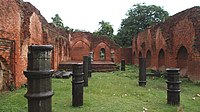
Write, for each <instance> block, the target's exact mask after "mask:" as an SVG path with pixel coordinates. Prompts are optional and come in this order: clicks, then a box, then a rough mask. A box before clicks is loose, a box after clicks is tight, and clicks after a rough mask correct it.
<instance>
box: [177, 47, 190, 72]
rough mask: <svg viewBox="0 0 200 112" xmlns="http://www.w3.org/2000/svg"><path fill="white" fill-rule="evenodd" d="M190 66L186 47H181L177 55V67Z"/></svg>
mask: <svg viewBox="0 0 200 112" xmlns="http://www.w3.org/2000/svg"><path fill="white" fill-rule="evenodd" d="M187 64H188V52H187V49H186V48H185V47H184V46H181V47H180V48H179V50H178V54H177V67H179V68H186V67H187Z"/></svg>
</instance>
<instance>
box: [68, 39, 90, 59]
mask: <svg viewBox="0 0 200 112" xmlns="http://www.w3.org/2000/svg"><path fill="white" fill-rule="evenodd" d="M89 52H90V48H89V46H88V45H87V44H86V43H85V42H83V41H78V42H76V43H75V44H74V45H73V46H72V49H71V58H72V60H76V61H81V60H83V56H88V55H89Z"/></svg>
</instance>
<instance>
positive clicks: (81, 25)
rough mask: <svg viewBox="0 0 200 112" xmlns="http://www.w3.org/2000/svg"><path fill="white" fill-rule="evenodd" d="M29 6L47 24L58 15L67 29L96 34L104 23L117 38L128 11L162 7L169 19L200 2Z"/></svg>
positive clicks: (71, 1) (69, 1)
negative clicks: (136, 6) (137, 7)
mask: <svg viewBox="0 0 200 112" xmlns="http://www.w3.org/2000/svg"><path fill="white" fill-rule="evenodd" d="M24 1H25V2H30V3H31V4H33V5H34V6H35V7H36V8H37V9H39V10H40V12H41V14H42V15H43V16H44V17H45V18H46V20H47V21H48V22H52V20H51V17H54V16H55V14H59V16H60V17H61V18H62V20H63V23H64V25H65V26H69V27H70V28H74V29H80V30H86V31H90V32H94V31H95V30H97V29H98V28H99V25H98V24H99V22H100V21H101V20H104V21H106V22H110V24H111V25H113V28H114V30H115V34H116V33H117V30H118V28H119V27H120V24H121V20H122V19H124V18H126V16H125V14H126V13H127V11H128V10H129V9H130V8H131V7H132V6H133V5H134V4H137V3H146V4H147V5H157V6H161V7H163V9H164V10H166V11H168V12H169V14H170V15H174V14H176V13H178V12H180V11H183V10H185V9H188V8H191V7H193V6H200V0H24Z"/></svg>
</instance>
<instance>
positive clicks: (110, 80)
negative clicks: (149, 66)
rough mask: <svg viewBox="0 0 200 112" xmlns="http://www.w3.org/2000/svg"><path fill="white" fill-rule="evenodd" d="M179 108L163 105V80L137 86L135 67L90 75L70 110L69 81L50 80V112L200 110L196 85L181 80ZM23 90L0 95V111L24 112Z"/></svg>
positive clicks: (164, 86)
mask: <svg viewBox="0 0 200 112" xmlns="http://www.w3.org/2000/svg"><path fill="white" fill-rule="evenodd" d="M181 80H182V83H181V105H180V107H178V106H171V105H167V104H166V99H167V97H166V83H165V79H164V78H162V77H161V78H152V77H147V81H148V82H147V85H146V87H139V86H138V68H137V67H135V66H127V68H126V71H125V72H122V71H116V72H108V73H93V76H92V78H90V79H89V86H88V87H86V88H84V105H83V106H81V107H76V108H75V107H72V106H71V105H72V104H71V99H72V92H71V78H70V79H52V86H53V87H52V88H53V91H54V96H53V97H52V100H53V101H52V110H53V112H143V111H144V112H176V111H177V108H182V109H183V110H184V112H199V111H200V97H199V96H198V94H200V84H194V83H191V82H190V81H188V80H187V79H186V78H183V79H181ZM25 93H26V88H21V89H19V90H16V91H13V92H3V93H1V94H0V112H27V106H28V105H27V99H26V98H24V94H25Z"/></svg>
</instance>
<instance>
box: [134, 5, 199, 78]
mask: <svg viewBox="0 0 200 112" xmlns="http://www.w3.org/2000/svg"><path fill="white" fill-rule="evenodd" d="M199 39H200V7H193V8H190V9H187V10H184V11H182V12H180V13H177V14H175V15H173V16H171V17H169V18H168V19H167V20H166V21H165V22H162V23H159V24H157V25H155V26H152V27H149V28H147V29H146V30H145V31H143V32H141V33H139V35H138V37H137V38H133V41H132V43H133V44H132V54H133V64H138V57H139V56H142V57H145V58H146V64H147V67H148V68H151V69H154V70H160V71H163V70H165V68H167V67H180V68H181V71H180V74H181V76H184V77H189V78H190V80H192V81H197V80H200V74H199V73H200V69H199V68H200V40H199Z"/></svg>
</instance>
